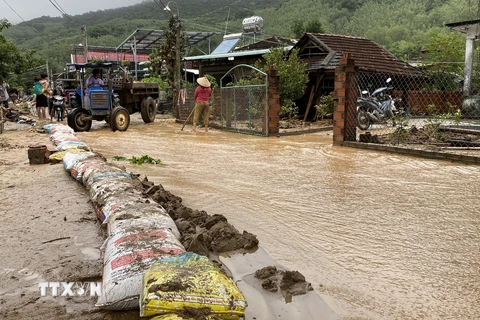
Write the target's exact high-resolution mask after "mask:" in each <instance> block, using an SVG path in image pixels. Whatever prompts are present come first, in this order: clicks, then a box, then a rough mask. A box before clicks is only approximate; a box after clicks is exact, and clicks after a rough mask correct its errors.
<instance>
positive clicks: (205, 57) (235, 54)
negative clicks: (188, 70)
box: [183, 49, 270, 61]
mask: <svg viewBox="0 0 480 320" xmlns="http://www.w3.org/2000/svg"><path fill="white" fill-rule="evenodd" d="M269 52H270V49H264V50H251V51H240V52H230V53H228V52H227V53H218V54H205V55H201V56H192V57H185V58H183V60H185V61H195V60H209V59H221V58H229V57H243V56H254V55H264V54H266V53H269Z"/></svg>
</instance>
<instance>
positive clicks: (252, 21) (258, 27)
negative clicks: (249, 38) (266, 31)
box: [242, 16, 263, 33]
mask: <svg viewBox="0 0 480 320" xmlns="http://www.w3.org/2000/svg"><path fill="white" fill-rule="evenodd" d="M242 26H243V32H245V33H249V32H254V33H258V32H261V31H262V28H263V19H262V17H259V16H253V17H250V18H245V19H243V21H242Z"/></svg>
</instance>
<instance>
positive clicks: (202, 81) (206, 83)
mask: <svg viewBox="0 0 480 320" xmlns="http://www.w3.org/2000/svg"><path fill="white" fill-rule="evenodd" d="M197 82H198V84H199V85H201V86H202V87H207V88H208V87H210V81H208V79H207V78H205V77H201V78H198V79H197Z"/></svg>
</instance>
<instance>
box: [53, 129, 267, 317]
mask: <svg viewBox="0 0 480 320" xmlns="http://www.w3.org/2000/svg"><path fill="white" fill-rule="evenodd" d="M44 129H46V130H47V131H48V132H50V133H51V139H52V141H53V142H54V144H55V145H57V150H59V152H57V158H56V159H59V158H60V157H62V160H63V165H64V167H65V169H66V171H67V172H69V173H70V175H71V176H72V177H73V178H74V179H75V180H76V181H78V182H80V183H82V184H83V185H84V186H85V187H86V188H87V189H88V190H89V191H90V198H91V200H92V204H93V206H94V208H95V212H96V215H97V217H98V219H99V220H100V221H102V225H103V226H105V227H106V230H107V239H106V240H105V242H104V244H103V245H102V247H101V250H100V251H101V255H102V258H103V261H104V270H103V282H102V283H103V288H102V289H103V290H102V296H101V297H100V298H99V299H98V301H97V303H96V306H98V307H101V308H104V309H109V310H128V309H138V308H140V307H141V308H140V309H141V314H142V315H145V316H146V315H149V316H151V315H160V317H162V315H168V314H170V315H174V314H178V313H181V312H184V311H185V310H191V309H192V308H194V309H198V310H203V311H204V312H206V314H211V315H215V316H216V317H219V318H221V319H240V318H241V317H243V315H244V312H245V308H246V305H247V304H246V300H245V298H244V297H243V295H242V293H241V292H240V290H239V289H238V287H237V286H236V285H235V283H234V282H233V280H232V279H231V278H229V277H226V276H225V275H224V273H223V272H222V271H221V270H220V269H219V267H218V266H216V265H215V264H213V263H212V262H208V263H207V261H208V259H207V258H206V257H203V256H201V255H196V254H195V253H192V252H186V250H185V247H184V245H183V244H182V243H181V242H180V240H183V241H184V243H186V244H188V248H189V249H194V250H193V251H197V253H204V254H205V255H208V252H209V251H215V252H221V251H222V250H223V249H228V250H230V249H231V248H234V249H235V246H237V247H238V248H248V247H255V246H256V245H257V244H258V240H257V239H256V237H255V236H254V235H251V234H248V233H244V234H243V235H242V234H240V233H239V232H238V231H237V230H236V229H234V228H233V227H232V229H230V230H229V231H228V232H225V230H224V229H225V223H226V219H225V218H224V217H223V218H221V217H218V216H217V217H215V216H214V217H211V218H208V217H207V215H206V213H205V212H203V211H202V212H199V211H192V213H194V214H193V216H194V219H197V220H203V222H205V223H206V224H208V225H209V226H210V228H209V229H214V228H213V227H214V226H217V225H218V224H220V225H219V226H218V227H217V229H214V230H212V232H213V233H215V232H217V233H218V232H220V233H219V234H217V237H215V235H214V234H211V235H207V234H206V233H204V232H203V230H200V232H199V233H198V232H196V231H195V232H194V233H193V234H194V236H192V232H189V233H187V236H185V237H182V236H181V235H180V232H179V230H178V228H177V224H176V223H175V221H174V219H172V217H171V216H170V215H169V213H168V212H167V211H166V210H165V209H164V207H163V206H162V205H160V204H159V201H162V200H164V201H166V200H167V199H172V198H173V199H175V200H176V202H175V201H174V202H175V203H177V202H181V199H179V198H178V197H174V196H173V195H171V194H170V193H168V192H166V191H165V190H163V187H161V186H159V185H157V186H155V185H154V184H153V183H150V182H149V181H148V179H147V178H146V177H145V179H144V180H143V181H140V179H139V176H138V175H132V174H129V173H127V172H125V169H124V168H121V167H118V166H115V165H113V164H109V163H107V162H106V159H105V158H104V157H103V156H101V155H100V154H97V153H94V152H91V151H88V150H89V148H88V147H87V146H86V144H84V143H83V142H81V141H80V140H79V139H78V138H77V137H76V136H75V134H74V132H73V130H71V129H70V128H69V127H66V126H63V125H48V126H44ZM60 152H62V153H60ZM155 198H156V200H155ZM177 208H179V206H177ZM170 209H172V208H170ZM170 211H171V212H172V213H173V211H172V210H170ZM187 212H188V210H187ZM177 218H178V217H177ZM207 221H208V222H207ZM197 222H201V221H197ZM179 223H180V224H181V225H182V228H185V227H187V228H189V227H192V226H193V228H194V229H195V227H194V225H189V226H187V224H189V223H188V220H187V219H186V216H185V214H184V215H183V217H182V218H181V221H179ZM220 229H222V230H223V232H222V231H220ZM215 230H216V231H215ZM205 231H210V230H208V229H205ZM197 233H198V234H197ZM221 234H223V236H220V237H218V235H221ZM222 237H223V240H224V241H220V240H221V238H222ZM208 239H209V240H208ZM220 243H222V244H220ZM235 244H236V245H235ZM217 249H220V250H217ZM155 262H156V263H155ZM154 263H155V264H154ZM152 265H153V267H152ZM150 267H152V270H149V268H150ZM180 270H182V272H180ZM187 271H188V272H187ZM186 274H190V276H188V277H185V275H186ZM172 275H175V276H174V277H172ZM142 279H143V285H142ZM160 279H163V280H164V281H160ZM159 281H160V282H161V283H160V282H159ZM175 283H177V284H178V283H181V285H180V286H175V285H174V284H175ZM141 293H143V294H142V296H141ZM139 300H140V301H141V302H142V305H141V306H140V304H139Z"/></svg>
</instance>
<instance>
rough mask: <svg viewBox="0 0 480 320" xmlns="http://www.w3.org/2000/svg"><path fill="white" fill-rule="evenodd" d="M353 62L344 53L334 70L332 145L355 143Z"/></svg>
mask: <svg viewBox="0 0 480 320" xmlns="http://www.w3.org/2000/svg"><path fill="white" fill-rule="evenodd" d="M357 95H358V94H357V89H356V86H355V62H354V60H353V59H352V58H351V54H350V53H345V54H344V55H343V58H342V59H341V60H340V63H339V66H338V67H337V68H336V69H335V108H334V111H333V144H334V145H342V143H343V141H356V139H357V131H356V115H357V109H356V106H357V104H356V100H357Z"/></svg>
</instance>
